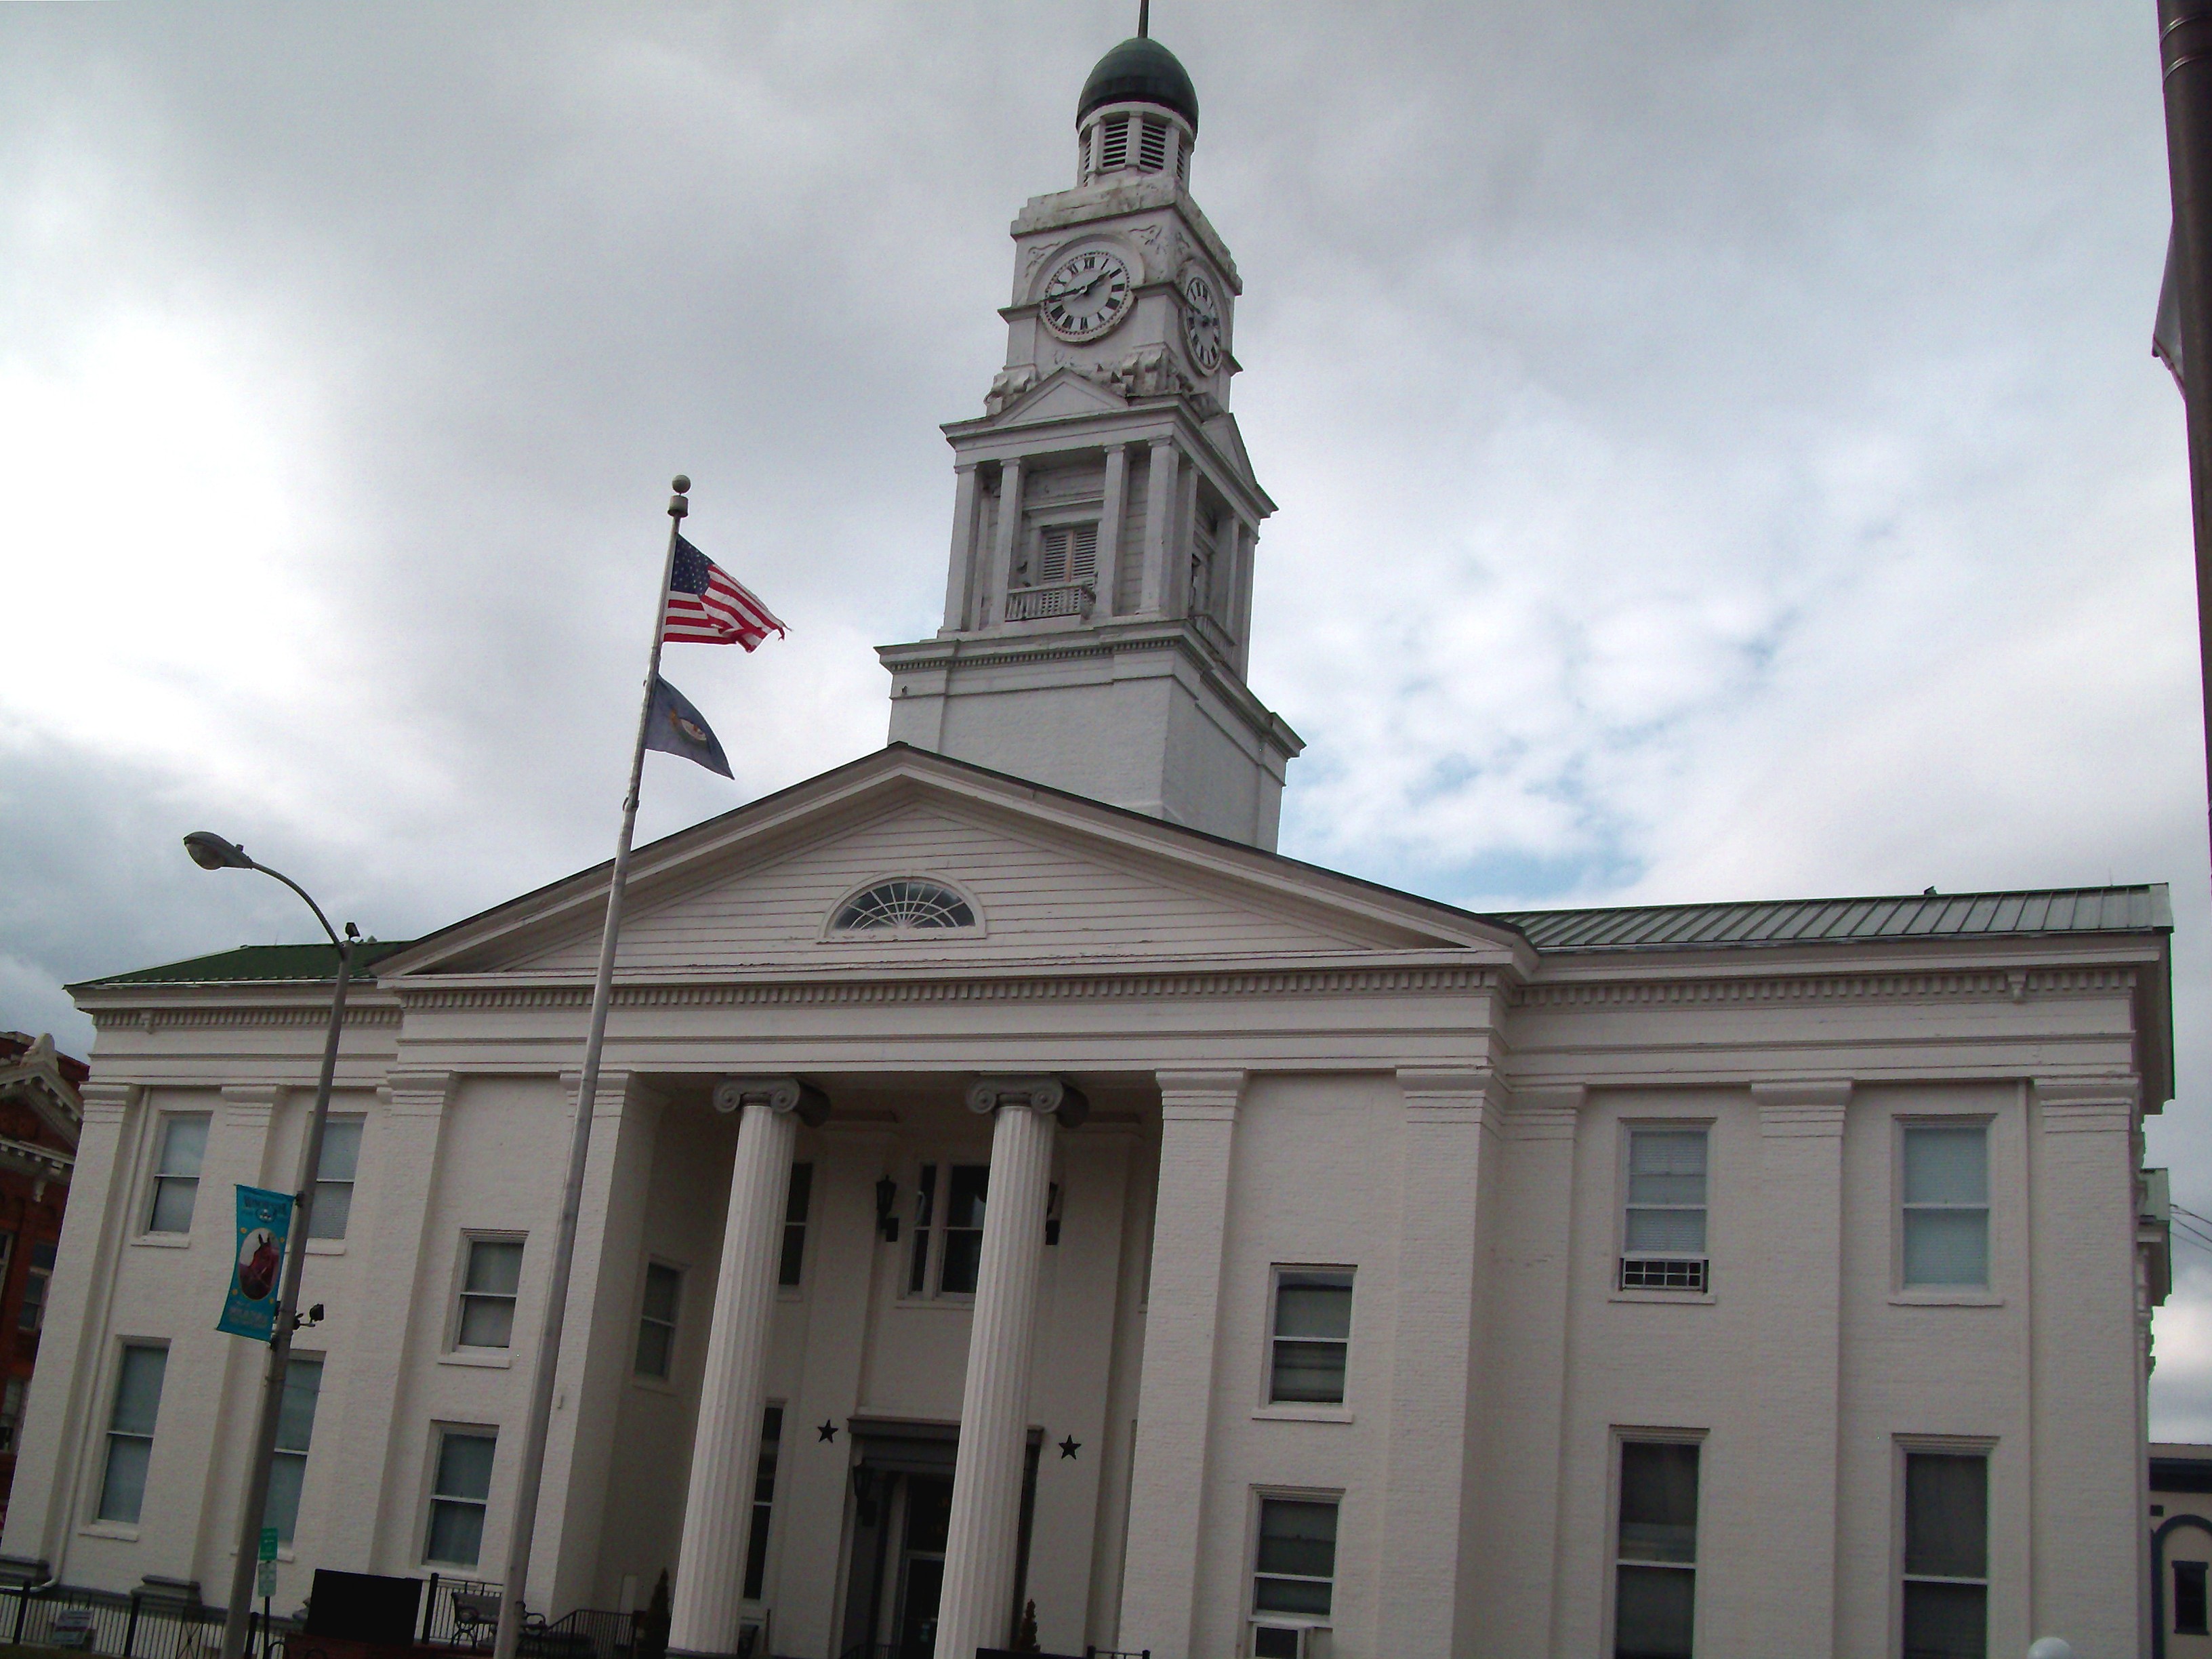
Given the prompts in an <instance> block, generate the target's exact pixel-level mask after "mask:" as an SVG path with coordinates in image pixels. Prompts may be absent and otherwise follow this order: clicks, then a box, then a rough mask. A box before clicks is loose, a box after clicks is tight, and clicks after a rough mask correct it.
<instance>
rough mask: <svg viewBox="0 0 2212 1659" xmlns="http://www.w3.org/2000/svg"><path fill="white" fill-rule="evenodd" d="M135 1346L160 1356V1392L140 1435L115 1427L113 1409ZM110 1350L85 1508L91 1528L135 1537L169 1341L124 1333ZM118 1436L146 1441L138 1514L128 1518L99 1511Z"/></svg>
mask: <svg viewBox="0 0 2212 1659" xmlns="http://www.w3.org/2000/svg"><path fill="white" fill-rule="evenodd" d="M138 1349H146V1350H150V1351H152V1352H158V1353H159V1354H160V1355H161V1391H160V1393H158V1394H156V1395H155V1398H154V1423H153V1426H152V1427H150V1428H149V1429H148V1430H147V1431H145V1432H144V1433H143V1434H140V1433H138V1432H137V1431H136V1430H130V1429H118V1428H117V1427H116V1426H115V1409H116V1407H117V1406H118V1404H119V1403H120V1402H121V1400H122V1396H123V1367H124V1363H125V1355H127V1354H129V1353H131V1352H134V1351H135V1350H138ZM114 1353H115V1364H114V1369H113V1371H112V1373H111V1375H110V1376H109V1377H108V1379H107V1389H106V1401H107V1413H106V1417H105V1418H104V1419H102V1421H101V1424H100V1455H99V1456H98V1457H97V1458H95V1459H94V1460H93V1465H94V1467H93V1469H92V1491H91V1493H90V1494H89V1498H88V1504H87V1508H88V1510H89V1512H90V1515H91V1517H92V1518H91V1521H90V1522H89V1526H90V1528H91V1529H92V1530H94V1531H97V1532H103V1533H107V1534H120V1535H122V1536H124V1537H128V1538H136V1537H137V1535H138V1528H139V1525H140V1523H141V1522H143V1520H144V1519H145V1515H146V1494H147V1492H148V1489H149V1487H151V1486H152V1485H153V1465H154V1442H155V1439H156V1438H157V1437H158V1436H159V1434H160V1432H161V1401H162V1400H163V1398H164V1397H165V1396H166V1395H167V1393H168V1391H169V1389H168V1384H169V1379H168V1364H169V1344H168V1342H167V1340H165V1339H162V1338H159V1337H144V1336H126V1337H122V1338H119V1339H118V1340H117V1342H116V1344H115V1349H114ZM118 1438H121V1439H128V1440H143V1441H144V1442H145V1443H146V1476H145V1480H144V1481H143V1484H141V1486H139V1489H138V1514H137V1516H135V1517H134V1518H132V1519H131V1520H128V1521H125V1520H120V1519H111V1518H109V1517H106V1516H102V1515H101V1514H100V1505H101V1504H102V1502H103V1501H104V1500H105V1499H106V1496H107V1476H108V1465H109V1463H110V1462H111V1461H112V1458H113V1456H114V1454H115V1442H116V1441H117V1440H118Z"/></svg>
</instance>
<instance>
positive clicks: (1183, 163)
mask: <svg viewBox="0 0 2212 1659" xmlns="http://www.w3.org/2000/svg"><path fill="white" fill-rule="evenodd" d="M1176 184H1177V185H1181V186H1182V188H1183V189H1185V190H1188V189H1189V188H1190V146H1189V145H1188V144H1177V145H1176Z"/></svg>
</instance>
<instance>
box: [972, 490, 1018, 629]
mask: <svg viewBox="0 0 2212 1659" xmlns="http://www.w3.org/2000/svg"><path fill="white" fill-rule="evenodd" d="M1022 471H1023V465H1022V458H1021V457H1020V456H1018V455H1016V456H1012V457H1011V458H1009V459H1006V460H1005V461H1002V462H1000V465H999V522H998V526H997V530H998V534H997V535H996V536H994V538H992V547H991V579H990V580H989V581H988V582H987V583H986V584H985V585H984V589H983V603H982V609H981V614H980V615H979V616H978V617H976V618H975V626H976V627H978V628H989V627H992V626H994V624H996V623H1000V622H1003V621H1004V620H1005V619H1006V594H1007V592H1008V590H1009V589H1010V588H1012V586H1013V580H1014V553H1015V550H1017V548H1018V547H1019V545H1020V544H1021V534H1022Z"/></svg>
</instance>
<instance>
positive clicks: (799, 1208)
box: [775, 1164, 814, 1286]
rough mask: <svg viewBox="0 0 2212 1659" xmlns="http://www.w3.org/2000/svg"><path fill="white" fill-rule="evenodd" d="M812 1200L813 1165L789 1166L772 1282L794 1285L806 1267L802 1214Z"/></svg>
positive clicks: (803, 1214) (804, 1221)
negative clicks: (779, 1246)
mask: <svg viewBox="0 0 2212 1659" xmlns="http://www.w3.org/2000/svg"><path fill="white" fill-rule="evenodd" d="M813 1197H814V1166H813V1165H812V1164H793V1165H792V1166H791V1188H790V1190H789V1191H788V1192H787V1194H785V1195H784V1201H783V1255H782V1259H781V1261H778V1262H777V1264H776V1272H775V1282H776V1283H777V1284H779V1285H787V1286H788V1285H797V1284H798V1283H799V1280H800V1279H802V1278H803V1277H804V1276H805V1268H806V1212H807V1208H808V1206H809V1205H811V1202H812V1201H813Z"/></svg>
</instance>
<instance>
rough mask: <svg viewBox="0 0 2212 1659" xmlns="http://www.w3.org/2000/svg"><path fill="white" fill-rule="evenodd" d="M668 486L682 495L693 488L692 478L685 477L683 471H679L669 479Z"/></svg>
mask: <svg viewBox="0 0 2212 1659" xmlns="http://www.w3.org/2000/svg"><path fill="white" fill-rule="evenodd" d="M668 486H669V488H670V489H673V490H674V491H675V492H676V493H677V494H678V495H684V493H686V492H687V491H688V490H690V488H691V480H690V479H689V478H687V477H684V475H683V474H682V473H681V472H679V473H678V474H677V475H676V476H675V477H672V478H671V479H670V480H669V481H668Z"/></svg>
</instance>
